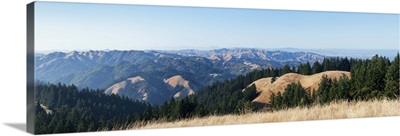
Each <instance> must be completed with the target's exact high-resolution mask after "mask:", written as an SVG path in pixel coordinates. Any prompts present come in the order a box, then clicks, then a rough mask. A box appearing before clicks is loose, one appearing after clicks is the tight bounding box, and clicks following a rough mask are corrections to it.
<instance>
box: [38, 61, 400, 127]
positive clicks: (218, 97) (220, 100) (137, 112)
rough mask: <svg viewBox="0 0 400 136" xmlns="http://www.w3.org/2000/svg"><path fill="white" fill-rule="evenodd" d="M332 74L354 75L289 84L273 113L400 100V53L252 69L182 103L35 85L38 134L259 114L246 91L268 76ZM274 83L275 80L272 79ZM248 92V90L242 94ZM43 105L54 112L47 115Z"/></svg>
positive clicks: (276, 96)
mask: <svg viewBox="0 0 400 136" xmlns="http://www.w3.org/2000/svg"><path fill="white" fill-rule="evenodd" d="M330 70H342V71H350V72H351V78H349V77H344V76H343V77H342V78H341V79H336V80H335V79H334V80H331V79H328V78H326V77H323V78H322V79H321V83H320V87H319V88H318V90H314V91H315V93H312V92H310V91H306V90H304V88H302V87H301V85H299V84H298V83H293V84H290V85H288V87H287V88H286V90H285V92H284V93H283V94H281V93H278V94H274V95H273V96H271V102H270V105H269V109H270V110H280V109H285V108H290V107H296V106H310V105H312V104H314V103H317V102H318V103H321V104H325V103H329V102H331V101H335V100H339V99H345V100H349V101H351V100H370V99H375V98H386V97H387V98H397V97H398V96H399V55H398V54H397V57H396V58H395V59H394V60H393V61H392V62H391V61H390V60H389V59H388V58H386V57H380V56H378V55H376V56H374V57H373V58H372V59H366V60H361V59H348V58H326V59H324V60H323V61H322V62H321V63H320V62H318V61H316V62H313V63H312V65H311V64H310V63H309V62H307V63H304V64H300V65H298V66H297V67H290V66H289V65H285V66H284V67H282V68H267V69H261V70H254V71H252V72H249V73H247V74H246V75H239V76H237V77H236V78H233V79H230V80H224V81H218V82H215V83H213V84H211V85H208V86H206V87H204V88H202V89H200V90H198V91H197V92H196V94H194V95H191V96H188V97H185V98H183V99H180V100H175V99H171V100H169V101H168V102H164V103H163V104H161V105H150V104H146V103H142V102H139V101H132V100H130V99H128V98H125V97H120V96H117V95H106V94H104V93H102V92H103V91H102V90H90V89H82V90H79V89H77V88H76V87H75V86H74V85H70V86H66V85H62V84H58V85H53V84H44V85H38V86H37V89H36V90H37V93H36V98H37V104H36V114H37V116H36V120H35V129H36V130H35V133H38V134H41V133H62V132H83V131H97V130H107V129H112V128H114V127H116V126H124V125H128V124H132V123H134V122H139V121H140V122H146V121H154V120H163V121H176V120H179V119H185V118H192V117H203V116H208V115H225V114H242V113H247V112H252V111H257V110H259V109H258V108H257V106H255V105H254V104H253V103H251V101H252V100H253V99H254V98H256V97H257V96H258V94H257V93H256V87H255V86H254V85H253V86H250V87H247V86H248V85H249V84H251V83H252V82H254V81H256V80H258V79H260V78H265V77H279V76H281V75H283V74H286V73H299V74H303V75H311V74H315V73H320V72H323V71H330ZM274 79H275V78H274ZM243 89H245V90H244V91H242V90H243ZM39 104H43V105H45V106H47V107H48V108H49V109H50V110H53V113H51V114H47V113H46V112H45V111H44V110H43V108H41V107H40V105H39Z"/></svg>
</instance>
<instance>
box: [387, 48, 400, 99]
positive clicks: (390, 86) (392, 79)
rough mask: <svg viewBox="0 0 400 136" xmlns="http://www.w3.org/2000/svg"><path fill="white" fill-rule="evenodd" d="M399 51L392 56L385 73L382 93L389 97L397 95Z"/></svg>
mask: <svg viewBox="0 0 400 136" xmlns="http://www.w3.org/2000/svg"><path fill="white" fill-rule="evenodd" d="M399 63H400V62H399V53H397V56H396V57H395V58H394V60H393V62H392V63H391V65H390V66H389V68H388V70H387V72H386V75H385V89H384V90H385V92H384V95H385V96H386V97H389V98H396V97H399V71H400V69H399V68H400V67H399Z"/></svg>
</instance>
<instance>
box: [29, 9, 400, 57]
mask: <svg viewBox="0 0 400 136" xmlns="http://www.w3.org/2000/svg"><path fill="white" fill-rule="evenodd" d="M399 31H400V29H399V15H398V14H371V13H341V12H313V11H283V10H257V9H229V8H194V7H168V6H138V5H118V4H111V5H108V4H82V3H56V2H54V3H53V2H36V7H35V45H36V50H37V51H43V50H104V49H111V50H113V49H117V50H147V49H162V50H171V49H216V48H234V47H245V48H247V47H248V48H288V47H290V48H302V49H399V42H400V40H399Z"/></svg>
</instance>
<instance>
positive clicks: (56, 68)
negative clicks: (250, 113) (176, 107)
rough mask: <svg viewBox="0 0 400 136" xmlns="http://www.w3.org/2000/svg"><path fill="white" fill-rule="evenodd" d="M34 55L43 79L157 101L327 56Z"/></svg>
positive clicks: (251, 52) (246, 51) (244, 51)
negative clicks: (225, 81)
mask: <svg viewBox="0 0 400 136" xmlns="http://www.w3.org/2000/svg"><path fill="white" fill-rule="evenodd" d="M35 56H36V64H35V65H36V68H35V69H36V78H37V79H38V80H40V81H43V82H50V83H58V82H61V83H64V84H74V85H76V86H78V87H81V88H83V87H88V88H91V89H104V90H106V91H105V93H108V94H111V93H114V94H120V95H124V96H127V97H130V98H132V99H136V100H143V101H147V102H150V103H156V104H160V103H161V102H163V101H165V100H168V99H170V98H172V97H174V98H181V97H183V96H186V95H190V94H193V93H195V91H196V90H197V89H199V88H201V87H204V86H206V85H209V84H210V83H212V82H215V81H221V80H224V79H230V78H233V77H235V76H237V75H239V74H245V73H247V72H250V71H252V70H254V69H261V68H268V67H282V66H283V65H285V64H289V65H298V64H300V63H305V62H307V61H310V62H313V61H317V60H322V59H323V58H324V57H325V56H323V55H319V54H316V53H308V52H286V51H268V50H263V49H252V48H234V49H217V50H209V51H204V50H174V51H171V50H168V51H165V50H164V51H163V50H152V51H136V50H130V51H119V50H111V51H79V52H78V51H72V52H69V53H63V52H52V53H48V54H37V55H35Z"/></svg>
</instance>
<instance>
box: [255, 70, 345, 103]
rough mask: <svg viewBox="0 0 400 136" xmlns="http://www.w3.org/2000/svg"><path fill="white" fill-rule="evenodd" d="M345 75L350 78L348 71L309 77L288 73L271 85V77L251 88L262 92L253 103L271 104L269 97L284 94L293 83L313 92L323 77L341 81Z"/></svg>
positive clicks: (330, 72) (261, 80) (258, 81)
mask: <svg viewBox="0 0 400 136" xmlns="http://www.w3.org/2000/svg"><path fill="white" fill-rule="evenodd" d="M343 74H344V75H346V76H347V77H350V72H347V71H326V72H322V73H318V74H314V75H309V76H305V75H300V74H295V73H288V74H285V75H282V76H281V77H277V79H276V81H275V82H273V83H271V77H269V78H262V79H259V80H257V81H254V82H253V83H251V84H250V85H249V86H251V85H253V84H255V86H256V91H257V92H260V95H259V96H258V97H257V98H256V99H254V100H253V102H254V103H259V104H267V103H268V102H269V97H270V95H271V94H272V93H278V92H281V93H283V92H284V91H285V88H286V87H287V85H289V84H291V83H297V82H300V84H301V85H302V86H303V88H304V89H306V90H310V91H312V90H317V89H318V86H319V83H320V81H321V78H322V76H323V75H327V76H328V78H331V79H335V78H336V79H339V78H340V77H341V76H342V75H343Z"/></svg>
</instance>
